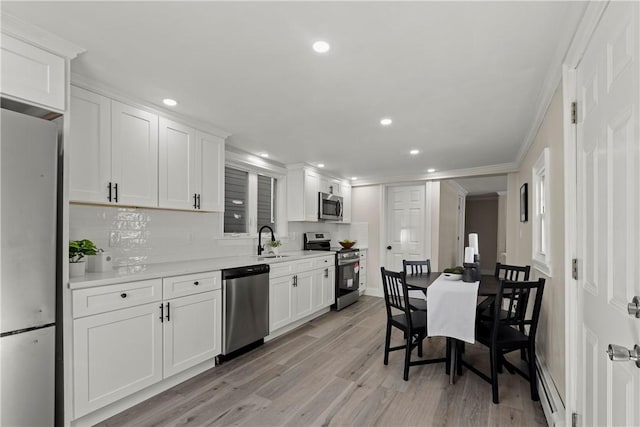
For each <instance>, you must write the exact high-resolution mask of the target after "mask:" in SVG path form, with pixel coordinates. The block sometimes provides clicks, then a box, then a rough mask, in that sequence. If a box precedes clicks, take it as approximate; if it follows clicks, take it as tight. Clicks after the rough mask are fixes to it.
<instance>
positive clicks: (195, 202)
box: [193, 193, 198, 209]
mask: <svg viewBox="0 0 640 427" xmlns="http://www.w3.org/2000/svg"><path fill="white" fill-rule="evenodd" d="M193 209H198V201H197V194H196V193H193Z"/></svg>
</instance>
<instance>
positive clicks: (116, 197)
mask: <svg viewBox="0 0 640 427" xmlns="http://www.w3.org/2000/svg"><path fill="white" fill-rule="evenodd" d="M113 188H114V190H115V196H114V201H115V202H116V203H118V184H113Z"/></svg>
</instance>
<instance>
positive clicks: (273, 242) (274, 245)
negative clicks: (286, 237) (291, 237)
mask: <svg viewBox="0 0 640 427" xmlns="http://www.w3.org/2000/svg"><path fill="white" fill-rule="evenodd" d="M267 246H269V247H270V248H271V252H273V253H274V254H276V255H277V254H278V251H279V250H280V249H279V248H280V246H282V242H281V241H280V240H277V239H276V240H270V241H268V242H267Z"/></svg>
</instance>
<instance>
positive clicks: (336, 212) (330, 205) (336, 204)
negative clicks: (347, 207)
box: [318, 193, 343, 221]
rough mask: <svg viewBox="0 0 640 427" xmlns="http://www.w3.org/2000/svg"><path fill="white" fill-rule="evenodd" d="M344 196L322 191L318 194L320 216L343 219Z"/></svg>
mask: <svg viewBox="0 0 640 427" xmlns="http://www.w3.org/2000/svg"><path fill="white" fill-rule="evenodd" d="M342 206H343V204H342V197H340V196H336V195H335V194H328V193H320V194H319V196H318V218H319V219H325V220H329V221H342Z"/></svg>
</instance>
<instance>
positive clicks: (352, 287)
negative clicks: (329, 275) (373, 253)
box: [304, 232, 360, 311]
mask: <svg viewBox="0 0 640 427" xmlns="http://www.w3.org/2000/svg"><path fill="white" fill-rule="evenodd" d="M304 249H305V250H315V251H336V285H335V286H336V302H335V304H333V305H332V306H331V308H334V309H335V310H337V311H340V310H342V309H343V308H345V307H346V306H348V305H350V304H353V303H354V302H356V301H358V297H359V296H360V293H359V291H358V286H359V283H360V251H359V250H358V249H356V248H351V249H344V248H332V247H331V235H330V234H329V233H324V232H319V233H313V232H311V233H304Z"/></svg>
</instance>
